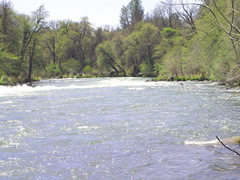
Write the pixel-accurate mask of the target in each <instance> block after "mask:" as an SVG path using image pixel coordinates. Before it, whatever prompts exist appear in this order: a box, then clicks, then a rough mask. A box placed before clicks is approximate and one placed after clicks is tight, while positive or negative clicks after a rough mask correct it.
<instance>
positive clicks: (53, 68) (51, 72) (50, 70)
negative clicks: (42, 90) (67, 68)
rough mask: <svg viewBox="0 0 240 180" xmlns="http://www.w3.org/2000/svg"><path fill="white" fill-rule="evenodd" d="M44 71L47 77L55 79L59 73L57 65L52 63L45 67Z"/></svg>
mask: <svg viewBox="0 0 240 180" xmlns="http://www.w3.org/2000/svg"><path fill="white" fill-rule="evenodd" d="M46 70H47V74H48V76H49V77H56V76H58V75H59V74H60V72H61V70H60V68H59V65H58V64H54V63H50V64H49V65H47V67H46Z"/></svg>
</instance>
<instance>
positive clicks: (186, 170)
mask: <svg viewBox="0 0 240 180" xmlns="http://www.w3.org/2000/svg"><path fill="white" fill-rule="evenodd" d="M146 80H147V79H145V78H94V79H61V80H54V79H53V80H42V81H40V82H37V83H35V84H34V86H35V87H28V86H26V85H23V86H16V87H0V179H101V180H107V179H114V180H115V179H123V180H125V179H144V180H145V179H146V180H147V179H149V180H158V179H163V180H165V179H166V180H168V179H170V180H172V179H181V180H182V179H211V180H213V179H216V180H221V179H222V180H226V179H239V177H240V157H239V156H236V155H235V154H234V153H232V152H230V151H228V150H227V149H226V148H224V147H223V146H221V145H206V144H205V145H204V143H202V144H201V142H207V141H210V140H214V139H216V138H215V137H216V135H218V136H219V137H220V138H223V139H224V138H228V137H232V136H240V110H239V109H240V98H239V95H236V96H233V97H232V98H231V99H230V100H228V101H227V102H226V100H227V99H228V98H229V97H230V96H231V95H232V94H233V93H234V92H235V91H233V90H226V88H225V87H223V86H218V85H217V84H216V83H214V82H146ZM225 102H226V103H225ZM229 146H230V147H232V148H233V149H235V150H238V151H240V147H238V145H234V144H230V145H229Z"/></svg>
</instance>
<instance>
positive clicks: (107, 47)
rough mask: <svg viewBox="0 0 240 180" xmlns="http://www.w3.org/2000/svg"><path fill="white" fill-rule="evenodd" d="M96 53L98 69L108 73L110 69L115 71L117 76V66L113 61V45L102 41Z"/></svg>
mask: <svg viewBox="0 0 240 180" xmlns="http://www.w3.org/2000/svg"><path fill="white" fill-rule="evenodd" d="M96 53H97V58H98V61H97V62H98V65H99V67H101V68H102V69H106V70H108V71H110V70H111V69H112V70H114V71H115V73H117V74H119V72H120V71H119V69H118V67H119V65H118V64H117V63H116V61H115V55H114V51H113V44H112V43H111V42H110V41H104V42H103V43H101V44H100V45H98V47H97V49H96Z"/></svg>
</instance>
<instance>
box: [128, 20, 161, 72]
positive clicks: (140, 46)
mask: <svg viewBox="0 0 240 180" xmlns="http://www.w3.org/2000/svg"><path fill="white" fill-rule="evenodd" d="M136 29H137V30H136V31H134V32H133V33H132V34H130V35H129V36H128V37H127V38H125V40H124V47H125V53H124V54H125V58H126V59H127V62H128V67H130V68H132V75H133V76H137V75H138V74H139V73H140V66H141V65H142V69H144V74H145V75H152V74H153V67H154V58H153V54H154V48H155V46H156V45H157V44H158V43H159V41H158V37H159V34H158V32H159V31H158V28H157V27H155V26H154V25H152V24H150V23H145V24H144V23H139V24H138V25H137V27H136ZM143 66H145V67H143ZM146 67H147V68H146ZM146 69H148V70H147V71H146Z"/></svg>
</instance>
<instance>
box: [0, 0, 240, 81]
mask: <svg viewBox="0 0 240 180" xmlns="http://www.w3.org/2000/svg"><path fill="white" fill-rule="evenodd" d="M13 7H14V5H13V4H12V3H11V1H5V0H3V1H1V2H0V85H11V84H17V83H29V82H32V81H35V80H39V79H43V78H69V77H75V78H81V77H105V76H107V77H115V76H116V77H122V76H131V77H154V78H155V80H214V81H219V82H222V83H224V84H229V85H240V57H239V56H240V55H239V54H240V47H239V42H240V1H234V0H218V1H216V0H200V1H198V2H192V3H185V2H183V1H179V3H176V2H175V1H172V0H167V1H165V2H159V3H158V4H157V5H156V7H155V8H154V10H152V11H151V12H147V13H146V12H144V7H143V6H142V2H141V0H131V1H130V2H129V4H126V5H125V6H123V7H122V8H121V11H120V12H119V27H115V28H113V27H111V26H104V27H97V28H96V27H93V26H92V24H91V22H89V19H88V17H82V18H81V20H80V21H79V22H74V21H71V20H64V21H57V20H56V21H47V20H46V19H47V17H48V15H49V12H48V11H47V10H46V9H45V7H44V6H40V7H39V8H38V9H37V10H35V11H34V12H33V13H32V15H31V16H29V15H25V14H18V13H17V12H16V11H15V10H14V8H13Z"/></svg>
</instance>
